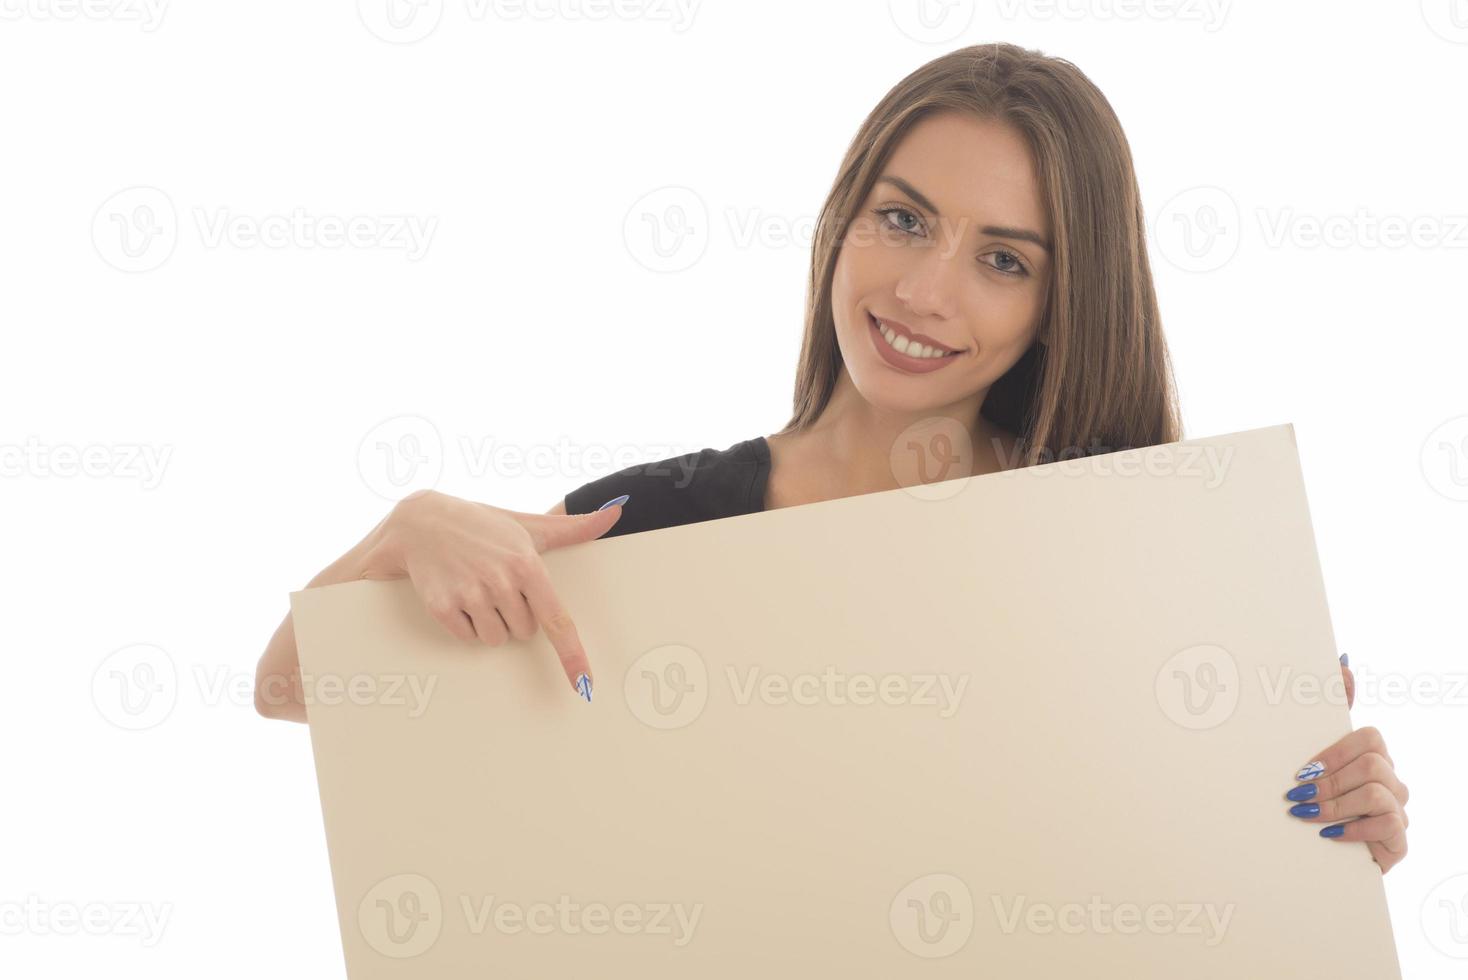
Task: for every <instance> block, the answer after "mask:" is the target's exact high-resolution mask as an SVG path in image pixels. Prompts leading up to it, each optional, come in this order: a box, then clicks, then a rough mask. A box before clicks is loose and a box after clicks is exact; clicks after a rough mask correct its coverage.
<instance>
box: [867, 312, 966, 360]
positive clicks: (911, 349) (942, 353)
mask: <svg viewBox="0 0 1468 980" xmlns="http://www.w3.org/2000/svg"><path fill="white" fill-rule="evenodd" d="M867 333H868V334H870V335H871V338H872V346H874V347H875V348H876V349H877V353H878V354H879V355H881V357H882V359H883V360H884V361H886V362H887V363H888V364H890V365H891V366H892V367H894V368H896V369H897V370H899V371H905V372H907V373H909V374H926V373H928V372H929V371H936V370H938V369H939V368H942V367H945V366H946V365H948V364H951V363H953V362H954V361H956V360H957V359H958V355H960V354H962V353H963V351H962V350H946V349H944V348H936V347H934V346H933V345H930V344H919V343H916V342H915V341H912V340H910V339H909V334H908V333H906V332H902V331H898V330H894V329H893V328H892V327H890V326H888V325H886V324H885V323H883V322H882V321H881V320H879V319H877V317H875V316H873V315H872V314H871V313H867Z"/></svg>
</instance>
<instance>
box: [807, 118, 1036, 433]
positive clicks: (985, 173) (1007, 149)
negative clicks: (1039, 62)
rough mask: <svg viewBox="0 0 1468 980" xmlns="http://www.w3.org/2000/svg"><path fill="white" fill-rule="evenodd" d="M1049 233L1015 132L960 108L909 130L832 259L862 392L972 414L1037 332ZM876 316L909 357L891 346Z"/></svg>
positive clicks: (897, 407)
mask: <svg viewBox="0 0 1468 980" xmlns="http://www.w3.org/2000/svg"><path fill="white" fill-rule="evenodd" d="M879 211H880V212H885V213H880V214H879V213H876V212H879ZM1050 240H1051V239H1050V225H1049V220H1048V217H1047V215H1046V211H1045V208H1044V205H1043V204H1042V202H1041V199H1040V188H1039V184H1038V181H1037V179H1036V177H1035V173H1034V164H1033V161H1032V159H1031V157H1030V152H1029V149H1028V147H1027V146H1026V145H1025V142H1024V139H1023V137H1022V136H1021V135H1020V133H1019V132H1018V130H1016V129H1015V128H1014V127H1013V126H1011V125H1010V124H1008V123H1004V122H1000V121H991V120H981V119H978V118H975V117H973V116H970V115H966V114H962V113H958V112H942V113H939V114H936V115H932V116H928V117H925V118H924V119H922V120H920V121H919V122H918V123H917V124H916V125H914V126H913V128H912V129H911V130H909V131H908V133H907V134H906V136H905V137H904V138H903V139H902V141H901V142H900V143H899V144H898V146H897V147H896V149H895V150H894V151H893V153H892V155H891V158H890V159H889V161H888V163H887V166H886V168H885V169H884V170H883V172H882V173H881V174H879V175H878V179H877V182H876V183H875V184H874V185H873V187H872V190H871V193H870V194H869V195H868V197H867V199H866V200H865V201H863V202H862V203H861V206H860V208H859V209H858V211H857V213H856V215H855V217H854V220H853V222H852V224H851V227H850V231H849V232H848V234H847V238H846V240H845V242H844V243H843V244H842V246H841V251H840V254H839V255H838V257H837V260H836V270H835V276H834V280H833V283H832V293H831V302H832V310H833V315H834V318H835V322H836V340H837V343H838V344H839V346H840V348H841V356H842V358H843V359H844V361H845V363H846V369H847V371H848V372H850V375H851V380H852V383H853V384H854V385H855V387H856V389H857V390H858V391H859V392H860V393H861V395H862V396H863V398H865V400H866V401H867V402H869V403H871V404H872V405H874V406H877V407H880V408H884V409H888V410H891V411H898V412H917V413H922V412H929V411H937V410H941V409H943V408H944V407H951V406H960V405H963V404H964V403H965V402H971V403H972V404H969V405H967V406H965V407H966V408H968V409H972V411H973V412H974V414H975V415H976V414H977V408H978V405H979V404H980V403H981V402H980V399H981V396H982V395H983V394H984V393H986V392H987V391H988V388H989V386H990V385H992V384H993V383H994V382H995V381H996V380H997V379H998V378H999V377H1000V376H1002V375H1003V374H1004V372H1005V371H1007V370H1009V368H1010V367H1011V366H1013V364H1014V363H1015V361H1017V360H1019V358H1020V356H1021V355H1023V354H1024V352H1025V351H1026V350H1027V349H1028V348H1029V347H1030V345H1031V343H1033V341H1034V340H1035V335H1036V331H1037V330H1038V327H1039V320H1040V314H1041V312H1042V309H1043V306H1044V299H1045V295H1046V286H1047V283H1048V281H1049V276H1050V251H1049V248H1048V243H1049V242H1050ZM874 317H875V318H878V319H879V320H880V321H882V322H884V323H885V324H886V325H887V329H888V330H889V331H895V336H893V337H892V339H893V340H895V341H898V347H903V346H906V348H907V352H906V353H904V352H902V351H900V350H894V349H892V348H891V346H890V345H889V343H888V341H887V340H886V339H884V336H883V333H882V332H880V331H879V328H878V326H877V325H876V324H874V322H873V318H874ZM912 334H920V335H922V337H920V338H917V339H918V340H924V338H927V339H926V340H925V342H926V343H927V344H928V345H929V346H930V347H931V346H933V345H934V343H935V342H936V344H937V345H940V349H941V350H947V351H955V352H956V353H952V354H948V355H946V356H943V357H941V358H922V359H918V358H915V357H913V356H912V355H913V354H920V353H923V352H922V350H921V349H920V348H919V347H918V346H917V345H916V343H914V342H913V340H912V338H911V335H912ZM904 335H907V336H908V343H907V344H905V345H904V344H903V343H902V341H901V340H900V339H899V338H902V337H903V336H904ZM963 415H964V416H966V417H974V415H969V414H968V412H967V411H964V412H963Z"/></svg>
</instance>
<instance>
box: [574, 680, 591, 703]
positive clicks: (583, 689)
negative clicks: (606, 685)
mask: <svg viewBox="0 0 1468 980" xmlns="http://www.w3.org/2000/svg"><path fill="white" fill-rule="evenodd" d="M576 693H577V694H580V695H581V696H582V697H583V698H585V699H586V701H587V703H588V704H590V703H591V678H590V677H587V676H586V675H585V674H580V675H578V676H577V678H576Z"/></svg>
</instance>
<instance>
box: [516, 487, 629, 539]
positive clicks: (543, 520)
mask: <svg viewBox="0 0 1468 980" xmlns="http://www.w3.org/2000/svg"><path fill="white" fill-rule="evenodd" d="M620 499H623V501H624V502H625V498H620ZM621 516H622V505H621V504H613V505H612V506H605V505H603V506H602V507H601V508H600V509H598V510H594V511H592V512H591V513H589V514H566V515H562V514H537V515H535V517H536V519H535V521H534V522H532V523H531V524H530V526H529V528H528V530H529V531H530V535H531V537H532V538H533V539H534V541H535V550H536V551H540V552H544V551H549V550H550V549H552V548H561V547H564V546H566V545H568V544H580V543H581V542H582V541H593V540H595V539H597V538H599V537H601V536H602V535H603V534H606V533H607V532H608V531H610V530H611V528H612V525H613V524H616V523H617V521H618V519H620V518H621Z"/></svg>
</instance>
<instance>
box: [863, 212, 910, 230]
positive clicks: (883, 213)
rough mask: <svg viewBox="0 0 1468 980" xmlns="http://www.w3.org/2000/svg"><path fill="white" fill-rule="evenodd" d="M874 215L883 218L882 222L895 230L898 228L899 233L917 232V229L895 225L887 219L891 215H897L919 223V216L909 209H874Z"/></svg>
mask: <svg viewBox="0 0 1468 980" xmlns="http://www.w3.org/2000/svg"><path fill="white" fill-rule="evenodd" d="M872 213H873V214H876V215H879V216H881V218H882V220H883V221H884V222H885V223H886V224H887V225H888V226H890V227H893V228H896V229H897V230H898V231H906V232H912V231H916V230H917V229H916V228H912V227H903V226H902V225H898V224H894V223H893V222H892V221H891V220H889V219H888V218H887V215H889V214H896V215H898V216H899V217H908V218H911V219H912V220H913V221H917V215H915V214H913V213H912V212H911V211H909V210H908V209H907V208H897V207H892V208H874V209H873V211H872Z"/></svg>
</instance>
